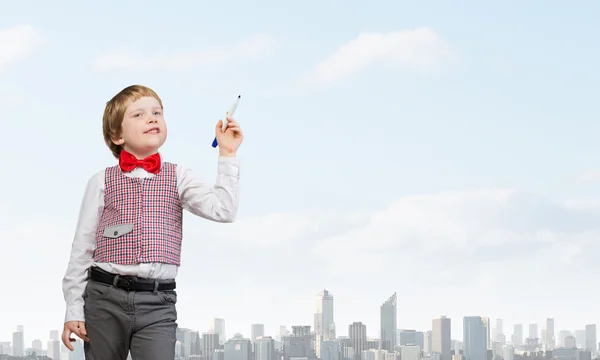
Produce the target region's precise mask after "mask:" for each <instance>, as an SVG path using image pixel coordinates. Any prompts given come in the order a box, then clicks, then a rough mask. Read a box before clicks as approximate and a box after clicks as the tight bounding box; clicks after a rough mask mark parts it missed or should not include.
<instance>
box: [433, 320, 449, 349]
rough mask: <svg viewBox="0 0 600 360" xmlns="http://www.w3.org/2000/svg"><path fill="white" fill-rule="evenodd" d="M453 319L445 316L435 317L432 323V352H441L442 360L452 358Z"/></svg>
mask: <svg viewBox="0 0 600 360" xmlns="http://www.w3.org/2000/svg"><path fill="white" fill-rule="evenodd" d="M451 329H452V325H451V320H450V318H447V317H445V316H442V317H440V318H437V319H433V321H432V324H431V352H432V353H438V354H440V360H451V359H452V334H451Z"/></svg>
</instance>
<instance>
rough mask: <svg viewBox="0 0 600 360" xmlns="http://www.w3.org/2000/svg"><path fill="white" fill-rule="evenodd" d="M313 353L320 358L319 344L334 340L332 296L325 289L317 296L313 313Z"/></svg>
mask: <svg viewBox="0 0 600 360" xmlns="http://www.w3.org/2000/svg"><path fill="white" fill-rule="evenodd" d="M314 320H315V324H314V328H315V352H316V354H317V357H319V358H320V357H321V344H322V343H323V341H325V340H329V339H333V338H335V334H334V329H335V325H334V323H333V294H331V293H330V292H329V291H327V290H326V289H325V290H323V291H321V292H320V293H318V294H317V298H316V311H315V319H314Z"/></svg>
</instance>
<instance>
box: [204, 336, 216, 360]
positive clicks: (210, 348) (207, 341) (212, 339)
mask: <svg viewBox="0 0 600 360" xmlns="http://www.w3.org/2000/svg"><path fill="white" fill-rule="evenodd" d="M219 345H220V344H219V334H217V333H216V332H204V333H202V355H203V356H204V358H205V359H212V356H213V354H214V353H215V350H217V349H219V348H220V346H219Z"/></svg>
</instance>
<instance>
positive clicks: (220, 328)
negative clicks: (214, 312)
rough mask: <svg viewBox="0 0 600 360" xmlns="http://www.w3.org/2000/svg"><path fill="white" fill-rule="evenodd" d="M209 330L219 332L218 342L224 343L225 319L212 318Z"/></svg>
mask: <svg viewBox="0 0 600 360" xmlns="http://www.w3.org/2000/svg"><path fill="white" fill-rule="evenodd" d="M209 332H214V333H216V334H219V344H220V345H223V344H225V340H226V339H227V337H226V334H225V320H223V319H219V318H214V319H212V320H211V321H210V330H209Z"/></svg>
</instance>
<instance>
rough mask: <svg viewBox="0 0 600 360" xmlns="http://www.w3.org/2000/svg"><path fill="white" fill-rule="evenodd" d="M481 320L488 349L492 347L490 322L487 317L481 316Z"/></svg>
mask: <svg viewBox="0 0 600 360" xmlns="http://www.w3.org/2000/svg"><path fill="white" fill-rule="evenodd" d="M481 320H482V321H483V325H484V326H485V343H486V344H487V345H486V346H487V349H488V350H489V349H491V348H492V336H491V335H492V324H491V322H490V318H489V317H481Z"/></svg>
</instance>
